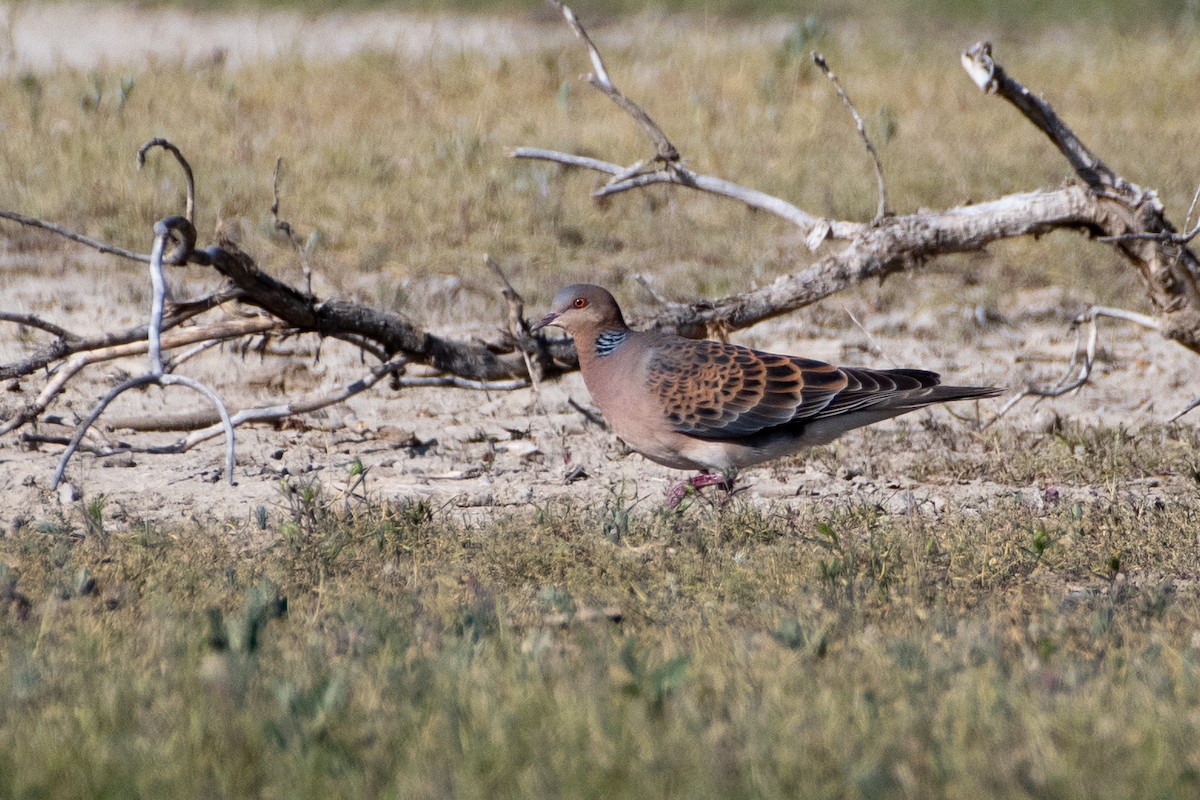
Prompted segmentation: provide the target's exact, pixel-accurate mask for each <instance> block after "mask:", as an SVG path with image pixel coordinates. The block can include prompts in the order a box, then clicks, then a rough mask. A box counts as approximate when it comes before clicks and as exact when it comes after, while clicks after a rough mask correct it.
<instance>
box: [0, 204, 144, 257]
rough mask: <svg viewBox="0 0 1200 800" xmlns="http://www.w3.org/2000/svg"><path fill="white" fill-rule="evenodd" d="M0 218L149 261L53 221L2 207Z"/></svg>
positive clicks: (137, 254) (105, 251)
mask: <svg viewBox="0 0 1200 800" xmlns="http://www.w3.org/2000/svg"><path fill="white" fill-rule="evenodd" d="M0 219H8V220H12V221H13V222H19V223H20V224H22V225H28V226H29V227H31V228H41V229H42V230H46V231H50V232H51V233H54V234H57V235H59V236H62V237H63V238H65V239H70V240H71V241H73V242H79V243H80V244H83V245H87V246H88V247H90V248H92V249H93V250H96V251H98V252H101V253H107V254H109V255H113V256H120V257H121V258H127V259H129V260H130V261H140V262H142V263H143V264H146V263H149V262H150V256H149V255H145V254H142V253H135V252H133V251H132V250H126V249H125V248H123V247H115V246H113V245H111V244H105V243H104V242H101V241H97V240H96V239H91V238H89V237H87V236H84V235H83V234H82V233H76V232H75V231H73V230H70V229H68V228H64V227H62V226H61V225H55V224H54V223H53V222H44V221H43V220H40V219H35V218H33V217H27V216H25V215H24V214H18V213H16V212H15V211H5V210H4V209H0Z"/></svg>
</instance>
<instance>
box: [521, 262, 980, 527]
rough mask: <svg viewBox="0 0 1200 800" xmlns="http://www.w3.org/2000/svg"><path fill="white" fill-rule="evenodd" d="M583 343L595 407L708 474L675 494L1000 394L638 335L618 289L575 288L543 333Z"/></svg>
mask: <svg viewBox="0 0 1200 800" xmlns="http://www.w3.org/2000/svg"><path fill="white" fill-rule="evenodd" d="M549 325H554V326H557V327H559V328H562V329H563V330H565V331H566V332H567V333H568V334H569V335H570V336H571V337H572V338H573V339H574V341H575V349H576V351H577V352H578V354H579V370H580V372H582V373H583V381H584V383H585V384H586V385H587V389H588V392H589V393H590V394H591V396H592V401H593V402H594V403H595V405H596V406H597V407H598V408H599V409H600V412H601V413H602V414H603V415H604V418H605V420H607V422H608V424H609V425H610V426H611V427H612V430H613V432H614V433H615V434H616V435H617V436H619V437H620V438H621V439H622V440H623V441H624V442H625V443H626V444H627V445H629V447H630V448H632V449H633V450H635V451H637V452H638V453H641V454H642V455H643V456H645V457H646V458H648V459H650V460H651V461H654V462H656V463H658V464H662V465H664V466H667V467H671V468H674V469H680V470H695V471H699V472H700V474H699V475H696V476H695V477H693V478H691V479H689V480H687V481H684V482H683V483H681V484H679V485H678V486H676V487H674V489H672V491H671V493H670V498H669V502H670V504H671V505H672V506H677V505H678V504H679V502H680V501H681V500H682V498H683V497H685V496H686V495H687V493H688V492H689V491H694V490H697V489H699V488H701V487H703V486H711V485H714V484H721V485H723V486H725V487H726V488H727V489H728V488H731V487H732V485H733V479H734V477H735V476H736V475H737V472H738V470H740V469H742V468H743V467H749V466H753V465H755V464H761V463H762V462H764V461H769V460H771V459H775V458H780V457H783V456H787V455H791V454H793V453H797V452H799V451H801V450H804V449H807V448H810V447H815V446H817V445H823V444H828V443H829V442H832V441H833V440H834V439H836V438H838V437H839V436H841V435H842V434H843V433H845V432H847V431H850V430H853V429H855V428H860V427H862V426H864V425H870V424H872V423H875V422H879V421H881V420H885V419H889V418H891V417H895V416H899V415H900V414H906V413H908V412H909V411H914V410H916V409H918V408H923V407H925V406H928V405H932V404H935V403H946V402H951V401H955V400H975V399H980V398H986V397H995V396H996V395H998V394H1000V393H1001V392H1002V391H1003V390H1002V389H999V388H996V387H991V386H946V385H943V384H942V383H941V379H940V377H939V375H938V374H937V373H936V372H930V371H928V370H923V369H867V368H863V367H838V366H834V365H833V364H828V363H826V362H824V361H817V360H815V359H811V358H803V357H801V356H792V355H781V354H777V353H766V352H762V351H759V350H752V349H750V348H748V347H742V346H740V345H736V344H727V343H725V342H717V341H711V340H697V339H686V338H684V337H682V336H677V335H675V334H670V333H661V332H655V331H635V330H632V329H630V327H629V326H628V325H626V324H625V317H624V316H623V315H622V314H621V308H620V306H618V305H617V301H616V300H615V299H614V298H613V296H612V295H611V294H610V293H609V292H608V291H607V290H606V289H603V288H601V287H599V286H592V285H589V284H574V285H571V286H567V287H565V288H564V289H562V290H560V291H559V292H558V294H557V295H555V297H554V302H553V304H552V306H551V311H550V313H549V314H547V315H546V317H545V318H544V319H542V320H541V321H539V322H537V323H536V324H534V325H533V326H532V329H531V330H533V331H538V330H541V329H542V328H545V327H547V326H549Z"/></svg>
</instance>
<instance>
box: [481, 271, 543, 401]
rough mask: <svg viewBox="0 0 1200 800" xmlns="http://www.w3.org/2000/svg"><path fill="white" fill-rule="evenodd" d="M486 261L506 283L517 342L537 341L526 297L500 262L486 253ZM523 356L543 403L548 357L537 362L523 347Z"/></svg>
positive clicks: (511, 329) (510, 324) (536, 394)
mask: <svg viewBox="0 0 1200 800" xmlns="http://www.w3.org/2000/svg"><path fill="white" fill-rule="evenodd" d="M483 261H484V263H485V264H486V265H487V266H488V267H489V268H490V269H491V270H492V272H495V273H496V275H497V276H499V278H500V281H501V282H502V283H503V284H504V299H505V300H506V301H507V302H508V333H509V335H510V336H512V337H513V341H515V342H524V341H536V340H534V339H533V337H532V335H531V334H530V332H529V323H528V322H526V320H525V299H524V298H523V297H521V294H520V292H518V291H517V290H516V289H514V288H513V285H512V283H511V282H509V280H508V276H507V275H505V274H504V270H502V269H501V268H500V264H498V263H497V262H496V260H495V259H494V258H492V257H491V255H487V254H485V255H484V257H483ZM519 349H520V351H521V357H522V358H524V359H525V371H526V372H527V373H528V374H529V383H530V385H531V386H532V387H533V395H534V398H535V399H536V400H537V402H538V403H539V404H540V403H541V386H540V382H541V374H542V370H543V369H544V367H545V364H544V363H543V362H544V361H545V360H546V359H545V358H544V357H543V358H540V359H539V360H538V361H537V362H535V361H534V359H533V355H531V354H530V352H529V348H527V347H521V348H519ZM538 355H539V356H544V353H542V352H539V353H538Z"/></svg>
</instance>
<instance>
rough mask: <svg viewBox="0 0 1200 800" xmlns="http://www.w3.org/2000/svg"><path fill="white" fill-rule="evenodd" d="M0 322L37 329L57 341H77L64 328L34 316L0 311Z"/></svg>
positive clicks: (74, 336)
mask: <svg viewBox="0 0 1200 800" xmlns="http://www.w3.org/2000/svg"><path fill="white" fill-rule="evenodd" d="M0 322H15V323H16V324H18V325H24V326H26V327H27V328H37V329H38V330H43V331H45V332H46V333H52V334H54V335H55V336H57V337H58V338H59V339H68V340H77V339H79V337H78V336H76V335H75V334H73V333H71V332H70V331H69V330H67V329H66V328H63V327H60V326H58V325H55V324H54V323H53V322H48V321H46V320H44V319H42V318H41V317H39V316H37V315H36V314H22V313H19V312H17V311H0Z"/></svg>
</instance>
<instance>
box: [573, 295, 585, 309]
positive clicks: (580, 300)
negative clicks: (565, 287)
mask: <svg viewBox="0 0 1200 800" xmlns="http://www.w3.org/2000/svg"><path fill="white" fill-rule="evenodd" d="M572 305H573V306H575V307H576V308H586V307H587V298H586V297H576V298H575V302H574V303H572Z"/></svg>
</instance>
